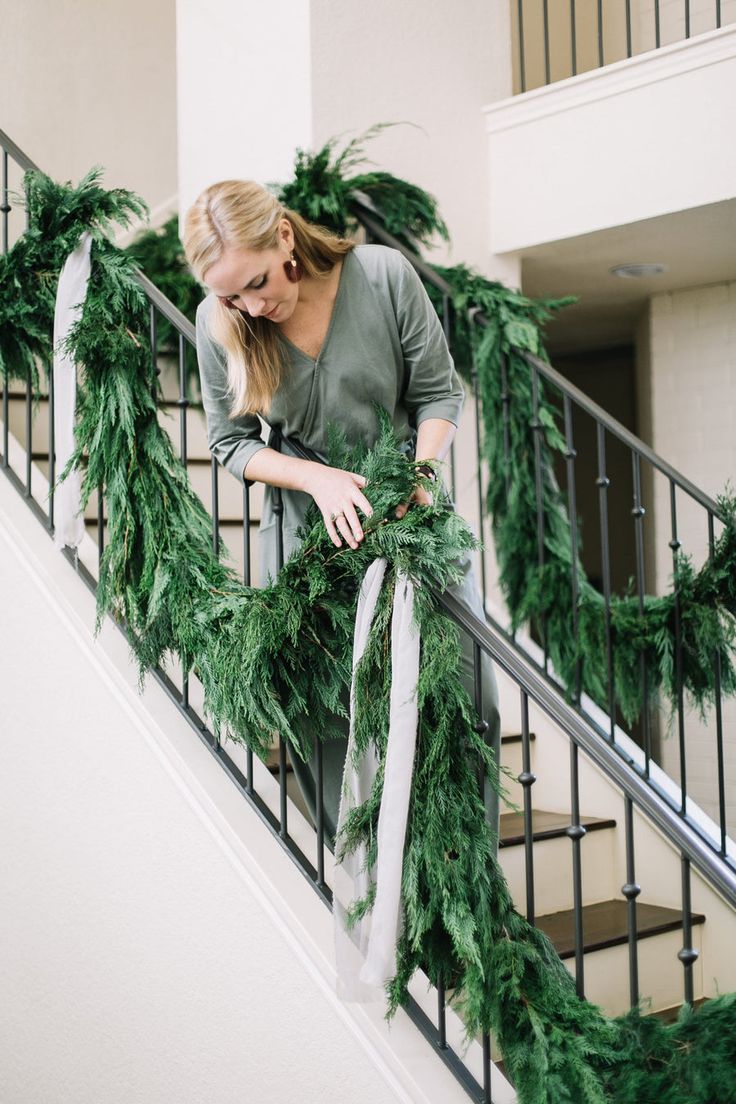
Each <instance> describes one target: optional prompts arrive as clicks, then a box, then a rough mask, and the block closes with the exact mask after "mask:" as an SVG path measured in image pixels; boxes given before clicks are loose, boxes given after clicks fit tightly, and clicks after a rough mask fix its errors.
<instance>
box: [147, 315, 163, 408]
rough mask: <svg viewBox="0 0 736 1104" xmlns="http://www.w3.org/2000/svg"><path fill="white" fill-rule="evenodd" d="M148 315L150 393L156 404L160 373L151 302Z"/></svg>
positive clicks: (155, 328)
mask: <svg viewBox="0 0 736 1104" xmlns="http://www.w3.org/2000/svg"><path fill="white" fill-rule="evenodd" d="M149 307H150V317H149V334H150V341H151V380H152V382H151V393H152V395H153V401H154V402H155V403H156V404H158V391H159V387H158V378H159V376H160V375H161V369H160V368H159V366H158V319H157V317H156V308H155V307H154V305H153V303H149Z"/></svg>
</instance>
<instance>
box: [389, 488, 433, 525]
mask: <svg viewBox="0 0 736 1104" xmlns="http://www.w3.org/2000/svg"><path fill="white" fill-rule="evenodd" d="M433 501H434V499H433V498H432V495H431V494H430V492H429V491H427V490H425V489H424V487H415V488H414V492H413V494H412V496H411V498H410V499H409V501H408V502H402V504H401V505H400V506H397V507H396V517H397V519H399V518H403V516H404V514H405V513H406V511H407V510H408V509H409V507H410V506H413V505H414V503H416V505H417V506H431V505H432V503H433Z"/></svg>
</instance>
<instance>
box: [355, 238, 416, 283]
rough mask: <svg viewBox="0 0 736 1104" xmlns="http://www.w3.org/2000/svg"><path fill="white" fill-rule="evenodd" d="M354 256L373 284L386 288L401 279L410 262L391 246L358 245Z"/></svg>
mask: <svg viewBox="0 0 736 1104" xmlns="http://www.w3.org/2000/svg"><path fill="white" fill-rule="evenodd" d="M352 254H353V256H354V257H355V259H356V260H357V261H358V263H359V264H360V266H361V268H362V269H363V271H364V272H365V274H366V276H367V277H368V279H369V280H370V281H371V282H375V283H378V284H380V285H383V286H385V284H386V280H388V281H389V283H391V284H394V283H395V282H396V281H398V280H399V279H400V278H401V274H402V272H404V271H405V269H406V266H407V265H408V264H409V262H408V261H407V260H406V258H405V257H404V254H403V253H402V252H401V250H399V249H393V248H392V247H391V246H390V245H378V244H376V245H356V246H355V247H354V249H353V250H352Z"/></svg>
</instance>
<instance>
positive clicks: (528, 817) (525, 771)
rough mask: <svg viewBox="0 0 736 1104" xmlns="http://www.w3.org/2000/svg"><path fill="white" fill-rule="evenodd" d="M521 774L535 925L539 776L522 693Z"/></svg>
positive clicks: (529, 911) (529, 905)
mask: <svg viewBox="0 0 736 1104" xmlns="http://www.w3.org/2000/svg"><path fill="white" fill-rule="evenodd" d="M521 756H522V765H521V774H520V775H519V779H518V780H519V782H520V783H521V785H522V787H523V793H524V863H525V871H526V918H527V920H528V921H529V923H530V924H533V923H534V920H535V915H536V910H535V904H534V826H533V818H532V786H533V785H534V783H535V782H536V781H537V776H536V775H535V774H533V773H532V757H531V740H530V736H529V696H528V694H527V693H526V692H525V691H524V690H522V691H521Z"/></svg>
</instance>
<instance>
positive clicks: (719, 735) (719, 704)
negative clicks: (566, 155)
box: [708, 510, 727, 858]
mask: <svg viewBox="0 0 736 1104" xmlns="http://www.w3.org/2000/svg"><path fill="white" fill-rule="evenodd" d="M713 521H714V519H713V514H712V512H711V511H710V510H709V511H708V556H709V559H710V560H711V563H712V562H713V559H714V556H715V531H714V525H713ZM713 682H714V685H713V692H714V699H715V708H716V758H717V764H718V826H719V830H720V837H721V842H720V852H721V855H723V857H724V858H725V856H726V840H727V834H726V775H725V769H724V761H723V699H722V697H721V650H720V648H716V651H715V654H714V656H713Z"/></svg>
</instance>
